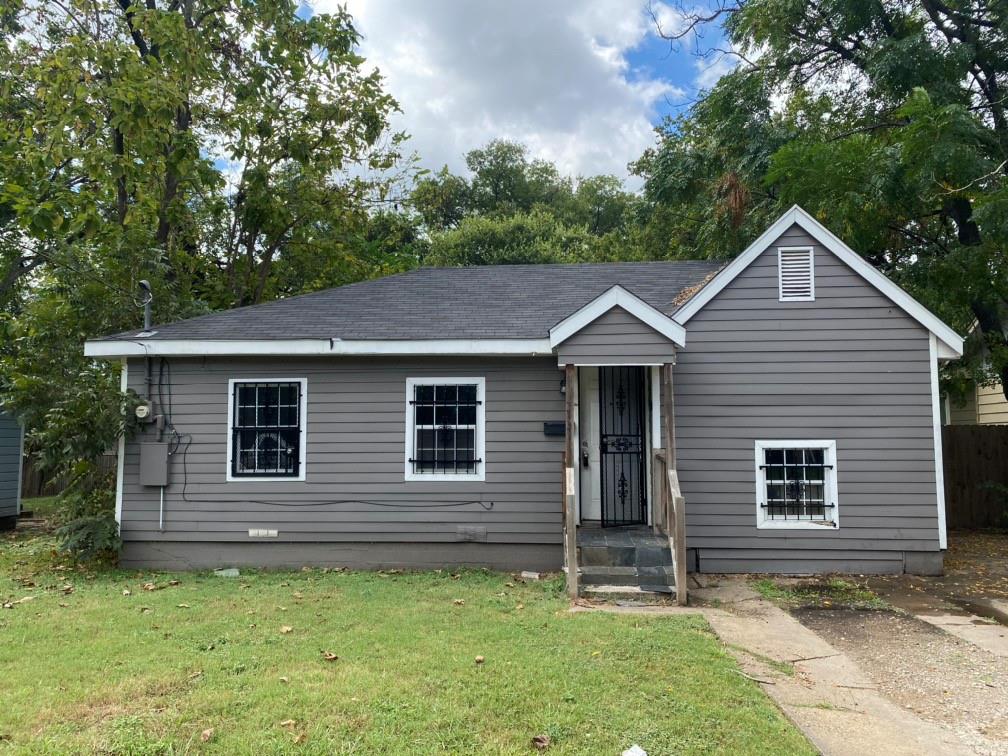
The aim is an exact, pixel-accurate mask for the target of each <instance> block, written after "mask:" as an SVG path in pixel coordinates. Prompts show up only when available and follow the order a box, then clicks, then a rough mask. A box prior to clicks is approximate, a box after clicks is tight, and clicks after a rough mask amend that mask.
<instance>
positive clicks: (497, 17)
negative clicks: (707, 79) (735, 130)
mask: <svg viewBox="0 0 1008 756" xmlns="http://www.w3.org/2000/svg"><path fill="white" fill-rule="evenodd" d="M339 1H340V0H316V1H315V3H314V5H313V7H314V9H315V10H316V11H317V12H325V11H327V10H332V9H334V8H335V6H336V4H337V3H338V2H339ZM348 6H349V10H350V12H351V13H352V14H353V16H354V18H355V23H356V25H357V27H358V30H359V31H360V32H361V33H362V34H363V36H364V39H363V42H362V45H361V51H362V53H363V54H364V55H365V56H366V57H367V58H368V65H370V66H376V67H377V68H378V69H379V70H380V71H381V73H382V74H383V76H384V77H385V80H386V88H387V90H388V91H389V92H390V93H391V94H392V95H393V96H394V97H396V98H397V99H398V100H399V103H400V105H401V107H402V110H403V114H402V115H401V116H398V117H397V120H396V123H395V126H396V127H397V128H402V129H404V130H406V131H407V132H408V133H409V134H410V135H411V136H412V139H411V146H412V149H414V150H416V151H417V152H418V153H419V155H420V156H421V159H422V163H423V165H424V166H425V167H428V168H434V169H436V168H439V167H440V166H442V165H444V164H447V165H448V166H449V168H451V169H452V170H454V171H463V170H464V169H465V165H464V161H463V155H464V154H465V153H466V152H467V151H468V150H471V149H473V148H475V147H479V146H481V145H483V144H485V143H486V142H487V141H489V140H490V139H493V138H498V137H499V138H506V139H512V140H515V141H520V142H523V143H524V144H526V145H528V147H529V148H530V151H531V152H532V154H533V156H535V157H543V158H547V159H549V160H554V161H556V163H557V164H558V166H559V168H560V169H561V170H562V171H564V172H568V173H572V174H583V175H590V174H595V173H614V174H616V175H619V176H623V177H625V176H626V175H627V172H626V164H627V163H628V162H629V161H631V160H634V159H636V158H637V157H638V156H639V155H640V154H641V152H642V151H643V150H644V148H645V147H647V146H648V145H650V144H652V143H653V141H654V135H653V122H654V120H655V111H656V107H658V106H660V105H661V104H662V103H663V102H664V100H665V98H669V99H677V98H681V97H682V95H683V92H682V91H681V90H679V89H677V88H676V87H674V86H672V85H671V84H669V83H668V82H666V81H664V80H662V79H658V78H650V77H645V78H640V73H639V72H637V71H634V70H633V67H632V66H631V65H630V63H629V62H628V59H627V55H628V53H629V52H630V51H631V50H633V49H634V48H635V47H637V46H638V45H639V44H640V43H641V42H643V41H644V40H645V39H646V38H647V37H648V35H650V34H653V25H652V24H651V21H650V19H649V18H648V16H647V14H646V12H645V5H644V2H643V0H584V1H583V2H566V3H559V2H554V1H553V0H508V1H507V2H503V3H494V4H485V3H471V2H452V1H451V0H424V1H423V2H411V1H406V0H349V2H348Z"/></svg>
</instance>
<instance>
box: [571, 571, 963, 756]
mask: <svg viewBox="0 0 1008 756" xmlns="http://www.w3.org/2000/svg"><path fill="white" fill-rule="evenodd" d="M697 577H699V578H700V581H701V587H700V588H697V589H694V590H692V591H691V592H690V599H691V600H694V601H697V602H700V603H704V604H706V605H707V607H716V608H707V607H701V608H692V607H691V608H682V609H677V608H663V607H641V608H636V607H595V609H596V610H603V611H618V612H634V611H645V612H647V613H668V614H678V613H684V612H696V613H701V614H703V615H704V616H705V617H706V618H707V621H708V622H709V623H710V625H711V628H712V629H713V631H714V632H715V633H716V634H717V636H718V637H719V638H720V639H721V641H722V642H723V643H724V644H725V646H726V647H727V649H728V651H729V652H730V653H731V654H732V655H733V656H734V657H735V658H736V659H737V660H738V663H739V666H740V667H741V668H742V671H743V673H744V674H745V675H746V676H747V677H750V678H751V679H753V680H755V681H756V682H757V683H758V684H759V686H760V687H761V688H762V689H763V691H764V692H765V693H766V694H767V695H768V696H769V697H770V698H771V699H773V700H774V701H775V702H776V703H777V705H778V706H780V708H781V710H782V711H783V712H784V713H785V715H786V716H787V717H788V718H789V719H791V721H792V722H794V724H795V725H796V726H797V727H798V728H799V729H800V730H801V731H802V732H803V733H804V734H805V736H806V737H807V738H808V739H809V740H810V741H811V742H812V744H813V745H814V746H815V747H816V748H818V749H819V750H820V751H822V752H823V753H824V754H828V755H832V754H838V755H840V754H844V755H847V754H875V753H884V754H887V755H888V754H906V755H907V756H909V755H910V754H920V753H928V754H938V755H951V754H968V753H972V752H971V751H970V750H968V749H967V748H966V747H965V746H964V745H963V744H962V743H961V742H960V741H959V740H958V739H957V738H956V737H955V736H954V735H953V734H951V733H949V732H948V731H946V730H944V729H942V728H941V727H939V726H937V725H935V724H932V723H931V722H927V721H925V720H923V719H921V718H919V717H917V716H915V715H914V714H912V713H911V712H908V711H906V710H905V709H902V708H900V707H899V706H897V705H896V704H894V703H892V702H891V701H890V700H888V699H887V698H885V697H884V696H882V695H881V694H880V693H879V692H878V690H877V689H876V687H875V686H874V684H873V683H872V682H871V680H870V679H869V678H868V677H867V676H866V675H865V674H864V673H863V672H862V671H861V670H860V669H859V668H858V666H857V665H856V664H855V663H854V662H853V661H852V660H851V659H850V658H849V657H848V656H846V655H845V654H843V653H841V652H840V651H838V650H837V649H836V648H834V647H833V646H831V645H830V644H829V643H827V642H826V641H825V640H823V639H822V638H820V637H819V636H818V635H817V634H816V633H814V632H813V631H811V630H809V629H808V628H806V627H804V626H803V625H802V624H801V623H799V622H798V621H797V620H796V619H794V618H793V617H791V616H790V615H789V614H788V613H787V612H784V611H783V610H781V609H778V608H777V607H776V606H774V605H773V604H771V603H770V602H768V601H766V600H764V599H762V598H761V597H760V596H759V595H758V594H757V593H756V592H755V591H753V590H752V589H751V588H749V586H748V585H747V583H746V580H745V579H744V578H742V577H718V578H717V579H716V581H711V580H709V579H707V578H706V577H705V576H697ZM691 579H693V577H692V576H691ZM577 610H582V611H584V610H586V609H584V608H583V607H578V608H577ZM588 610H589V611H590V610H591V609H588Z"/></svg>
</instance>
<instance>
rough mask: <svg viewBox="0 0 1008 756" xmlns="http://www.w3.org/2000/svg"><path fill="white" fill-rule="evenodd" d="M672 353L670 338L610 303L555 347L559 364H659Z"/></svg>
mask: <svg viewBox="0 0 1008 756" xmlns="http://www.w3.org/2000/svg"><path fill="white" fill-rule="evenodd" d="M674 354H675V345H674V344H673V343H672V341H671V340H669V339H668V338H666V337H665V336H663V335H662V334H660V333H658V331H656V330H654V329H653V328H652V327H651V326H649V325H647V324H646V323H642V322H641V321H640V320H638V319H637V318H636V317H634V316H633V315H631V314H630V313H629V312H627V311H626V310H624V309H623V308H622V307H613V308H612V309H611V310H609V311H608V312H606V313H604V314H603V315H600V316H599V317H598V318H596V319H595V320H593V321H592V322H591V323H589V324H588V325H586V326H585V327H584V328H582V329H581V330H580V331H578V332H577V333H575V334H574V335H573V336H571V337H570V338H569V339H567V340H566V341H564V342H563V343H562V344H560V345H559V346H558V347H557V358H558V362H559V364H561V365H621V364H624V365H625V364H627V363H638V364H660V363H662V362H669V361H671V359H672V356H673V355H674Z"/></svg>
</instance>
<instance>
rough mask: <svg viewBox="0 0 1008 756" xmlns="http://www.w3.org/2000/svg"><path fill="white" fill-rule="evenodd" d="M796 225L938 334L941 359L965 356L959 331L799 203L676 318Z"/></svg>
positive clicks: (689, 313)
mask: <svg viewBox="0 0 1008 756" xmlns="http://www.w3.org/2000/svg"><path fill="white" fill-rule="evenodd" d="M793 225H797V226H799V227H800V228H802V229H803V230H804V231H806V232H807V233H808V234H809V235H810V236H811V237H812V238H813V239H815V240H816V241H817V242H819V244H821V245H822V246H823V247H825V248H826V249H828V250H829V251H830V252H832V253H833V254H834V255H836V256H837V257H839V258H840V259H841V260H842V261H843V262H844V263H846V264H847V265H848V266H849V267H850V268H851V269H852V270H853V271H854V272H855V273H857V274H858V275H859V276H861V277H862V278H864V279H865V280H866V281H867V282H868V283H870V284H871V285H872V286H874V287H875V288H876V289H878V290H879V291H880V292H881V293H882V294H884V295H885V296H886V297H888V298H889V299H891V300H892V301H893V302H894V303H895V304H896V305H897V306H898V307H900V308H901V309H902V310H904V311H905V312H906V313H907V314H908V315H909V316H910V317H912V318H913V319H914V320H916V321H917V322H918V323H920V324H921V325H922V326H924V327H925V328H927V329H928V331H930V332H931V333H933V334H934V335H935V336H937V337H938V340H939V342H940V343H941V346H942V347H944V349H939V350H938V352H937V354H938V357H939V358H941V359H954V358H956V357H962V351H963V339H962V337H961V336H960V335H959V334H957V333H956V332H955V331H953V330H952V329H951V328H949V327H948V326H947V325H946V324H945V323H943V322H942V321H941V320H940V319H939V318H938V316H936V315H935V314H934V313H932V312H931V311H930V310H928V309H927V308H926V307H924V305H922V304H921V303H920V302H918V301H917V300H916V299H914V298H913V297H911V296H910V295H909V294H907V293H906V292H905V291H903V289H901V288H900V287H899V286H897V285H896V284H895V283H893V282H892V281H890V280H889V279H888V278H886V276H885V275H883V274H882V273H880V272H879V271H878V270H876V269H875V267H874V266H872V265H871V264H870V263H868V262H867V261H866V260H865V259H864V258H862V257H861V256H860V255H859V254H858V253H857V252H855V251H854V250H852V249H851V248H850V247H848V246H847V245H846V244H844V243H843V242H842V241H841V240H840V239H839V238H838V237H837V236H836V235H835V234H833V233H832V232H831V231H830V230H829V229H828V228H826V227H825V226H823V225H822V224H821V223H820V222H819V221H817V220H816V219H815V218H813V217H812V216H811V215H809V214H808V213H807V212H805V211H804V210H802V209H801V208H800V207H798V205H795V206H794V207H792V208H791V209H790V210H788V211H787V212H786V213H784V215H782V216H781V217H780V218H778V219H777V220H776V221H775V222H774V223H773V225H771V226H770V228H768V229H767V230H766V231H764V232H763V233H762V234H761V235H760V237H759V238H758V239H757V240H756V241H754V242H753V243H752V244H750V245H749V246H748V247H747V248H746V250H745V251H744V252H743V253H742V254H741V255H739V256H738V257H736V258H735V259H734V260H732V261H731V262H730V263H729V264H728V265H726V266H725V267H724V268H722V269H721V271H720V272H719V273H718V274H717V275H716V276H714V278H712V279H711V280H710V281H709V282H708V283H707V285H706V286H704V287H703V288H702V289H700V291H698V292H697V293H696V294H695V295H693V297H691V298H690V299H689V300H687V302H686V304H684V305H683V306H682V307H680V308H679V309H678V310H677V311H676V312H675V315H674V317H675V319H676V321H678V322H679V323H682V324H683V325H685V324H686V323H687V322H688V321H689V319H690V318H692V317H693V316H694V315H696V314H697V313H698V312H700V310H701V309H703V307H704V305H706V304H707V303H708V302H710V301H711V300H712V299H713V298H714V297H716V296H717V295H718V294H719V293H720V292H721V291H722V289H724V288H725V287H726V286H727V285H728V284H730V283H731V282H732V281H733V280H735V278H736V277H737V276H738V275H739V274H740V273H741V272H742V271H743V270H745V269H746V268H748V267H749V265H750V264H752V262H753V261H754V260H755V259H756V258H757V257H759V256H760V254H762V253H763V252H765V251H766V250H767V249H769V247H770V246H771V244H773V243H774V242H775V241H776V240H777V239H779V238H780V236H781V235H782V234H783V233H784V232H785V231H787V230H788V229H789V228H791V226H793Z"/></svg>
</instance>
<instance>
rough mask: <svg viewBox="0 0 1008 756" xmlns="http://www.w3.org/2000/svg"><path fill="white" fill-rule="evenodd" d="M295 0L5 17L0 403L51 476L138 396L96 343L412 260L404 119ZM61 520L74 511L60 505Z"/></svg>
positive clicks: (110, 430)
mask: <svg viewBox="0 0 1008 756" xmlns="http://www.w3.org/2000/svg"><path fill="white" fill-rule="evenodd" d="M298 7H299V6H298V4H297V3H296V2H291V1H290V0H267V1H266V2H256V3H246V2H239V1H238V0H225V2H210V1H209V0H194V1H193V2H186V3H168V2H164V3H161V2H156V1H155V0H150V2H147V3H145V4H129V3H125V2H123V3H120V2H116V1H114V0H98V1H97V2H91V0H87V1H85V0H69V1H68V2H66V3H55V4H54V3H49V2H45V1H44V0H24V2H15V3H9V4H7V5H5V6H4V7H3V12H2V13H0V37H2V41H3V44H0V115H2V117H0V177H2V180H0V312H2V316H0V317H2V320H0V329H2V334H3V336H5V338H4V340H3V342H2V344H0V396H2V400H3V402H4V405H5V407H6V409H7V410H8V411H14V412H16V413H17V414H18V415H20V416H21V417H22V418H23V419H24V421H25V424H26V429H27V445H28V449H29V452H30V453H31V454H32V455H33V456H34V457H37V458H39V459H40V461H41V463H42V464H43V465H44V466H45V467H46V468H47V469H49V470H50V471H51V472H53V473H59V472H64V471H67V470H71V469H74V468H75V467H76V465H77V464H78V463H79V462H80V461H82V460H89V459H94V458H95V457H96V456H98V455H100V454H102V453H104V452H106V451H108V450H109V449H111V448H113V446H114V443H115V439H116V438H117V437H118V436H120V435H122V434H123V433H124V432H126V431H127V430H128V429H127V428H126V426H125V422H124V418H125V417H131V416H132V415H131V413H130V409H131V407H130V406H128V405H130V402H131V401H132V400H131V399H130V398H128V397H126V398H124V397H123V396H122V395H121V394H120V391H119V385H118V372H119V368H118V366H117V365H111V364H108V363H95V362H93V361H91V360H88V359H85V358H84V356H83V350H82V347H83V341H84V340H85V339H87V338H90V337H95V336H98V335H103V334H107V333H114V332H117V331H123V330H127V329H135V328H137V327H138V326H139V325H140V317H141V315H140V307H139V302H138V301H137V297H138V296H139V292H138V288H137V281H138V280H140V279H147V280H149V281H150V282H151V284H152V286H153V289H154V291H155V294H156V296H155V298H154V316H155V320H156V321H159V322H165V321H169V320H174V319H178V318H180V317H186V316H191V315H196V314H201V313H204V312H207V311H208V310H212V309H218V308H223V307H229V306H234V305H237V304H250V303H255V302H261V301H264V300H266V299H271V298H274V297H277V296H281V295H287V294H295V293H301V292H304V291H311V290H314V289H317V288H323V287H326V286H332V285H336V284H341V283H347V282H349V281H355V280H359V279H361V278H367V277H371V276H375V275H381V274H384V273H387V272H390V271H397V270H402V269H404V268H406V267H410V266H412V265H414V264H416V261H417V259H418V258H419V257H420V256H422V254H423V253H424V252H425V249H426V247H425V242H424V240H423V239H422V238H421V237H420V234H419V230H418V228H417V226H416V224H415V223H413V222H411V221H410V219H409V218H408V217H406V216H397V217H394V218H393V217H390V216H389V215H388V214H386V213H383V212H380V211H379V210H378V208H381V207H384V206H385V205H386V204H387V203H389V202H390V201H391V200H392V197H391V196H390V192H391V187H392V186H393V184H394V183H395V182H397V181H401V180H403V179H408V176H409V174H410V173H411V171H412V167H411V165H410V164H409V163H408V162H407V161H404V160H403V159H402V156H401V154H400V145H401V143H402V140H403V138H404V137H403V135H401V134H394V133H390V131H389V127H388V117H389V115H390V114H391V113H392V112H393V111H394V110H395V109H396V107H397V105H396V103H395V101H394V100H393V99H392V98H391V96H389V95H388V94H387V93H386V92H384V91H383V89H382V85H381V80H380V77H379V75H378V73H377V72H374V71H369V69H368V67H367V66H366V64H365V61H364V60H363V59H362V58H361V57H360V56H359V55H358V54H357V52H356V46H357V41H358V35H357V32H356V30H355V29H354V27H353V24H352V20H351V18H350V16H349V15H348V14H347V13H346V11H345V10H342V9H341V10H338V11H336V12H334V13H332V14H315V15H313V16H312V17H311V18H310V19H308V20H304V19H301V18H299V17H298V15H297V11H298ZM68 506H71V507H72V505H71V504H70V503H69V500H68Z"/></svg>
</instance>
